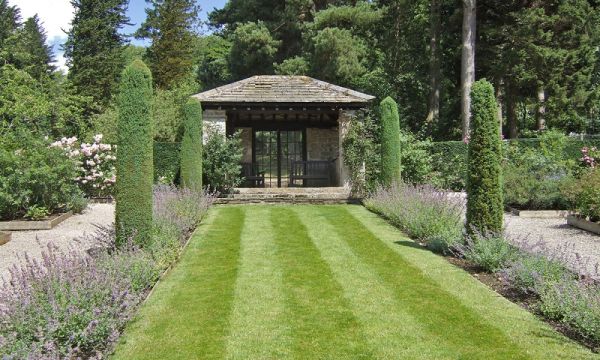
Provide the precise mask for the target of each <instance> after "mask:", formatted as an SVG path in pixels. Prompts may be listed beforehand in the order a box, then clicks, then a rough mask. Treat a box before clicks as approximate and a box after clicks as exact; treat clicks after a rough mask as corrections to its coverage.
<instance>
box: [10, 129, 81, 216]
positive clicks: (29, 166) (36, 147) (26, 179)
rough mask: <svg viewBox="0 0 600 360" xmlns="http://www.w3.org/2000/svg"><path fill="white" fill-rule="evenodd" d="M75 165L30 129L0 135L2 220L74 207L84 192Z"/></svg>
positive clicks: (60, 151)
mask: <svg viewBox="0 0 600 360" xmlns="http://www.w3.org/2000/svg"><path fill="white" fill-rule="evenodd" d="M77 174H78V173H77V166H76V164H75V163H74V162H73V161H72V160H71V159H69V158H68V157H67V156H65V155H64V153H63V152H62V150H60V149H57V148H53V147H50V143H49V141H46V140H43V139H41V138H40V137H39V135H35V134H33V133H32V132H31V131H30V130H29V129H17V130H16V131H13V132H9V133H5V134H4V135H3V136H2V137H1V138H0V219H3V220H11V219H16V218H20V217H23V216H25V215H26V214H27V213H28V212H29V213H30V215H32V213H31V212H33V213H35V214H37V213H38V210H40V209H44V210H45V211H47V212H49V213H56V212H61V211H67V210H71V209H72V208H73V206H74V205H77V204H78V203H79V202H80V199H82V198H83V194H82V193H81V191H80V190H79V188H78V187H77V184H76V183H75V177H76V176H77Z"/></svg>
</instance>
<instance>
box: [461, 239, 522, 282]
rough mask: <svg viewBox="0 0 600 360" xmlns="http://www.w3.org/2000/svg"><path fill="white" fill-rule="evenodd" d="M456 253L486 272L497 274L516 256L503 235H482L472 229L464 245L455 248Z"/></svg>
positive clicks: (515, 250)
mask: <svg viewBox="0 0 600 360" xmlns="http://www.w3.org/2000/svg"><path fill="white" fill-rule="evenodd" d="M456 253H457V254H459V256H461V257H464V258H465V259H467V260H469V261H470V262H472V263H473V264H475V265H477V266H479V267H481V268H482V269H483V270H485V271H487V272H497V271H499V270H501V269H502V268H504V267H505V265H506V264H507V263H508V262H509V261H511V260H512V259H514V258H515V257H516V256H517V249H516V248H515V247H514V246H513V245H511V244H510V243H509V242H508V241H506V239H505V238H504V235H503V234H495V233H492V232H488V233H483V234H482V233H479V232H478V231H477V230H475V229H474V230H473V232H472V233H471V234H470V235H468V236H466V237H465V243H464V244H460V245H458V246H457V247H456Z"/></svg>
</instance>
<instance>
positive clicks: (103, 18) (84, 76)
mask: <svg viewBox="0 0 600 360" xmlns="http://www.w3.org/2000/svg"><path fill="white" fill-rule="evenodd" d="M127 3H128V0H71V4H72V5H73V7H74V8H75V16H74V18H73V21H72V22H71V29H70V30H69V32H68V39H67V42H66V43H65V45H64V50H65V57H66V58H67V65H68V66H69V74H68V78H69V80H70V81H71V82H72V83H73V85H74V86H75V87H76V89H77V91H78V93H79V94H80V95H85V96H91V97H92V98H93V99H94V101H95V102H96V103H97V104H98V105H99V106H100V107H102V108H104V107H105V106H106V105H107V104H108V103H109V101H110V100H111V97H112V95H113V93H114V90H115V88H116V85H117V81H118V78H119V76H120V73H121V71H122V70H123V65H124V61H123V45H124V44H125V36H124V35H122V34H120V33H119V30H120V29H121V28H122V27H123V26H124V25H125V24H127V22H128V21H129V19H128V18H127V16H126V15H125V13H126V11H127Z"/></svg>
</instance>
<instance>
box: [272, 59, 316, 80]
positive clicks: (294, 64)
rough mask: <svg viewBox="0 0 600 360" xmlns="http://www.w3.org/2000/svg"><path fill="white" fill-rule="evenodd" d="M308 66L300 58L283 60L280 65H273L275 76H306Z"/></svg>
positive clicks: (308, 69)
mask: <svg viewBox="0 0 600 360" xmlns="http://www.w3.org/2000/svg"><path fill="white" fill-rule="evenodd" d="M309 72H310V64H309V63H308V61H307V60H306V59H305V58H303V57H301V56H296V57H293V58H289V59H285V60H284V61H283V62H282V63H281V64H275V74H277V75H308V74H309Z"/></svg>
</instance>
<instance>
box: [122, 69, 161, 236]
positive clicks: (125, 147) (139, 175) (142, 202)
mask: <svg viewBox="0 0 600 360" xmlns="http://www.w3.org/2000/svg"><path fill="white" fill-rule="evenodd" d="M151 102H152V75H151V74H150V70H149V69H148V68H147V67H146V65H144V63H143V62H141V61H140V60H136V61H134V62H133V63H131V65H129V66H127V67H126V68H125V70H124V71H123V74H122V75H121V84H120V91H119V95H118V101H117V103H118V109H119V120H118V125H119V127H118V137H119V142H118V146H119V147H118V154H117V174H118V175H117V185H116V186H117V195H116V200H117V206H116V215H115V217H116V220H115V223H116V226H117V243H118V245H119V246H123V245H124V244H126V243H127V240H128V238H131V237H133V238H134V241H135V242H136V243H137V244H142V245H143V244H145V243H147V242H148V240H149V238H150V233H151V230H152V174H153V169H152V165H153V163H152V158H153V154H152V118H151Z"/></svg>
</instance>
